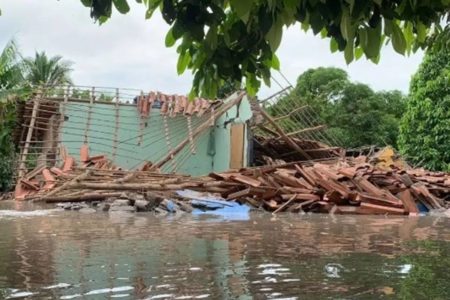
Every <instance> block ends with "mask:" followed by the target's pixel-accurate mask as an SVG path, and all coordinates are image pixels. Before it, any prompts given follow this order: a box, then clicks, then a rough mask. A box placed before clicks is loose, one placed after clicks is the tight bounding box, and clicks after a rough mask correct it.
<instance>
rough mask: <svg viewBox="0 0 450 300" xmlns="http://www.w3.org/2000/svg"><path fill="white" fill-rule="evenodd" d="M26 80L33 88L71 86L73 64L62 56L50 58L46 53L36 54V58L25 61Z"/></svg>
mask: <svg viewBox="0 0 450 300" xmlns="http://www.w3.org/2000/svg"><path fill="white" fill-rule="evenodd" d="M23 65H24V69H25V74H26V75H25V79H26V80H27V82H28V83H29V84H31V85H32V86H46V87H55V86H58V85H64V84H68V83H69V84H70V83H72V80H71V79H70V72H71V71H72V68H71V66H72V63H71V62H69V61H65V60H63V59H62V57H61V56H59V55H56V56H53V57H48V56H47V54H46V53H45V52H36V54H35V56H34V57H29V58H25V59H24V60H23Z"/></svg>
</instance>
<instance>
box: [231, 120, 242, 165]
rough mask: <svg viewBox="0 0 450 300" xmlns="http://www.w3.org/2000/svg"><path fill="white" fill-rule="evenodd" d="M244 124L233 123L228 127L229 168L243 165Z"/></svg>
mask: <svg viewBox="0 0 450 300" xmlns="http://www.w3.org/2000/svg"><path fill="white" fill-rule="evenodd" d="M244 138H245V125H244V124H233V125H231V129H230V148H231V149H230V168H231V169H239V168H242V167H244V141H245V139H244Z"/></svg>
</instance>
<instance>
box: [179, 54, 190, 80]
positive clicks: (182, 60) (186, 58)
mask: <svg viewBox="0 0 450 300" xmlns="http://www.w3.org/2000/svg"><path fill="white" fill-rule="evenodd" d="M190 62H191V56H190V55H189V52H187V51H186V52H185V53H182V54H180V56H179V57H178V62H177V73H178V75H181V74H183V73H184V71H186V68H187V66H188V65H189V63H190Z"/></svg>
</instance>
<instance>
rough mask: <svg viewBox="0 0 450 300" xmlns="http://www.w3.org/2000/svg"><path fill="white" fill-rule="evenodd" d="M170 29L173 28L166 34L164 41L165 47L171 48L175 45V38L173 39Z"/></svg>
mask: <svg viewBox="0 0 450 300" xmlns="http://www.w3.org/2000/svg"><path fill="white" fill-rule="evenodd" d="M172 28H173V27H171V28H170V29H169V31H168V32H167V34H166V40H165V44H166V47H172V46H173V45H175V38H174V37H173V32H172Z"/></svg>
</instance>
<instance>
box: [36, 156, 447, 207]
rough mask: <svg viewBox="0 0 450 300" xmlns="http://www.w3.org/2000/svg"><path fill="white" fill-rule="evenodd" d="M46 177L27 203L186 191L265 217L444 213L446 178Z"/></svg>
mask: <svg viewBox="0 0 450 300" xmlns="http://www.w3.org/2000/svg"><path fill="white" fill-rule="evenodd" d="M54 177H55V181H54V182H53V185H52V186H51V187H48V186H47V188H42V189H40V190H39V191H38V192H36V193H35V194H33V195H32V196H31V197H29V198H28V199H32V200H36V201H46V202H80V201H86V202H88V201H102V200H106V199H110V198H111V197H119V196H120V195H121V194H122V193H123V192H133V193H137V194H142V195H146V196H148V195H149V193H150V194H151V195H154V196H155V197H160V198H164V199H177V201H180V200H183V199H182V197H180V196H178V195H177V193H176V191H179V190H186V189H189V190H194V191H198V192H204V193H215V194H216V195H217V196H218V197H219V196H220V197H222V198H225V199H227V200H229V201H237V202H239V203H241V204H248V205H250V206H252V207H255V208H261V209H264V210H267V211H270V212H272V213H278V212H282V211H286V212H318V213H336V214H338V213H341V214H395V215H408V214H410V215H415V214H418V213H419V212H421V211H428V210H432V209H440V208H447V206H448V204H449V203H450V174H448V173H444V172H430V171H426V170H423V169H400V168H396V167H392V168H390V169H386V168H383V169H382V168H379V167H377V166H374V165H372V164H369V163H367V162H366V159H365V158H361V157H360V158H356V159H346V160H340V161H338V162H336V161H329V162H321V163H313V162H308V163H288V164H284V165H275V166H263V167H255V168H245V169H241V170H234V171H228V172H223V173H211V174H210V175H209V176H204V177H191V176H186V175H179V174H160V173H157V172H149V171H134V172H132V171H123V170H108V169H95V168H89V169H85V168H73V169H72V170H71V171H70V172H64V173H62V174H59V175H54ZM46 184H47V185H48V184H49V183H48V182H47V183H46ZM185 200H186V201H189V200H188V199H185Z"/></svg>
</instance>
